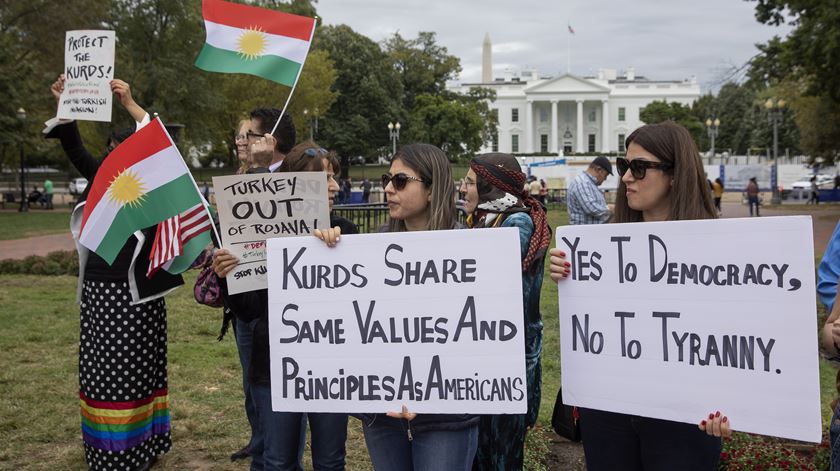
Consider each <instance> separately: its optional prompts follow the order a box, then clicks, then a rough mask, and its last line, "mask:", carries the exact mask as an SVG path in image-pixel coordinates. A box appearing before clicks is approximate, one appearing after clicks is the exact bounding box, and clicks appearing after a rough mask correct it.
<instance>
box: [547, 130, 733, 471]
mask: <svg viewBox="0 0 840 471" xmlns="http://www.w3.org/2000/svg"><path fill="white" fill-rule="evenodd" d="M626 144H627V155H626V157H625V158H618V159H617V162H616V163H617V167H618V173H619V175H620V176H621V182H620V183H619V186H618V192H617V197H616V203H615V216H614V217H613V222H618V223H628V222H651V221H684V220H692V219H715V218H716V217H717V212H716V210H715V207H714V205H713V204H712V199H711V197H710V194H709V184H708V183H707V181H706V178H705V176H704V173H703V164H702V162H701V161H700V155H699V154H698V152H697V147H696V146H695V145H694V141H693V140H692V138H691V135H690V134H689V133H688V131H687V130H686V129H685V128H683V127H682V126H680V125H678V124H675V123H672V122H663V123H659V124H649V125H646V126H642V127H641V128H639V129H637V130H635V131H633V133H632V134H630V136H629V137H628V138H627V142H626ZM550 254H551V266H550V271H551V279H553V280H554V281H560V280H563V279H566V278H567V277H568V275H569V271H570V269H571V264H570V263H569V262H567V261H566V258H565V257H566V254H565V253H564V252H563V251H561V250H560V249H557V248H554V249H551V252H550ZM651 387H655V384H651ZM580 428H581V435H582V438H583V448H584V452H585V454H586V466H587V469H589V470H592V471H599V470H612V469H625V470H652V469H657V470H658V469H663V470H665V469H681V470H716V469H717V467H718V460H719V458H720V450H721V441H720V437H728V436H729V435H730V434H731V431H730V424H729V419H728V418H727V417H726V416H725V415H723V414H721V413H720V412H719V411H715V412H711V413H710V414H709V416H708V417H703V418H702V420H701V421H700V423H699V425H692V424H685V423H679V422H671V421H667V420H660V419H653V418H649V417H639V416H633V415H627V414H620V413H615V412H607V411H600V410H593V409H584V408H581V409H580Z"/></svg>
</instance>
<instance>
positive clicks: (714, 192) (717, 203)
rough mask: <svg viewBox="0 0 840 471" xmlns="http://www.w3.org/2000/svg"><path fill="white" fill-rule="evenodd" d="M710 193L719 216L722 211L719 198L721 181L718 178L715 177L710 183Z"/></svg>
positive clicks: (720, 197) (720, 196) (721, 196)
mask: <svg viewBox="0 0 840 471" xmlns="http://www.w3.org/2000/svg"><path fill="white" fill-rule="evenodd" d="M712 195H714V197H715V209H717V213H718V217H719V216H720V215H721V214H722V212H723V211H722V210H721V209H720V200H721V199H722V198H723V182H722V181H720V178H715V181H714V182H713V183H712Z"/></svg>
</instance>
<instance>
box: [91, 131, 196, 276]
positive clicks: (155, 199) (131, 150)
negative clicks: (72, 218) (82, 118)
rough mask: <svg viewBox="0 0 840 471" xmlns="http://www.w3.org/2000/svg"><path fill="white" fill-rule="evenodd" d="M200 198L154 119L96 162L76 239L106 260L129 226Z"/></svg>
mask: <svg viewBox="0 0 840 471" xmlns="http://www.w3.org/2000/svg"><path fill="white" fill-rule="evenodd" d="M201 202H202V198H201V193H199V192H198V187H197V186H196V185H195V182H194V181H193V179H192V175H190V172H189V170H188V169H187V165H186V164H185V163H184V159H183V158H182V157H181V153H180V152H178V148H177V147H175V143H173V142H172V138H170V137H169V134H168V133H167V132H166V129H165V128H164V127H163V123H161V122H160V118H155V119H154V120H153V121H152V122H151V123H149V124H147V125H146V126H144V127H143V128H142V129H140V130H139V131H137V132H136V133H134V134H133V135H132V136H131V137H129V138H128V139H126V140H125V141H124V142H123V143H122V144H120V145H119V147H117V148H116V149H114V150H113V152H111V153H110V154H108V157H106V158H105V160H104V161H103V162H102V165H101V166H100V167H99V170H98V171H97V172H96V177H94V179H93V183H91V188H90V193H89V194H88V198H87V202H86V203H85V210H84V214H83V215H82V229H81V234H80V235H79V242H80V243H81V244H82V245H84V246H85V247H87V248H88V249H90V250H92V251H94V252H96V253H97V254H98V255H99V256H100V257H102V258H104V259H105V261H106V262H108V263H109V264H111V263H114V259H115V258H116V257H117V254H118V253H119V252H120V249H122V247H123V245H125V241H126V240H127V239H128V238H129V236H131V234H133V233H134V232H135V231H137V230H140V229H143V228H146V227H151V226H154V225H155V224H157V223H159V222H161V221H164V220H166V219H169V218H171V217H173V216H177V215H179V214H181V213H182V212H184V211H186V210H187V209H190V208H192V207H194V206H195V205H197V204H199V203H201Z"/></svg>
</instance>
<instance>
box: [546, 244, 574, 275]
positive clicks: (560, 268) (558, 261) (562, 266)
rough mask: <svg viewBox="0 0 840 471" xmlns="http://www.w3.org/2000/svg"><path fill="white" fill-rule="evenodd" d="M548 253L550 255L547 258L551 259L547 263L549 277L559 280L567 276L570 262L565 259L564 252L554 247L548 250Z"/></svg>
mask: <svg viewBox="0 0 840 471" xmlns="http://www.w3.org/2000/svg"><path fill="white" fill-rule="evenodd" d="M548 254H549V255H550V257H549V259H550V261H551V264H550V265H549V272H550V274H551V279H552V280H554V281H555V282H559V281H560V280H565V279H566V278H568V277H569V273H571V267H572V264H571V263H569V262H567V261H566V252H563V251H562V250H560V249H558V248H556V247H555V248H553V249H551V250H549V251H548Z"/></svg>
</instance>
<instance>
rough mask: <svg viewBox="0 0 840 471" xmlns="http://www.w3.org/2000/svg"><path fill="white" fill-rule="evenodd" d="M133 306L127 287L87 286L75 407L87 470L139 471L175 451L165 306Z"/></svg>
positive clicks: (161, 303) (120, 284)
mask: <svg viewBox="0 0 840 471" xmlns="http://www.w3.org/2000/svg"><path fill="white" fill-rule="evenodd" d="M130 302H131V295H130V294H129V287H128V283H127V282H113V281H91V280H85V282H84V287H83V292H82V303H81V323H80V326H81V335H80V338H79V399H80V405H81V419H82V436H83V439H84V445H85V459H86V460H87V463H88V466H90V469H92V470H106V469H107V470H111V469H120V470H122V469H127V470H132V469H136V468H137V467H138V466H140V465H142V464H143V463H145V462H146V461H149V460H150V459H151V458H152V457H155V456H158V455H161V454H163V453H166V452H167V451H169V449H170V448H171V446H172V440H171V438H170V429H169V394H168V389H167V378H166V304H165V303H164V300H163V298H158V299H155V300H153V301H149V302H145V303H141V304H137V305H133V306H132V305H131V304H130Z"/></svg>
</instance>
